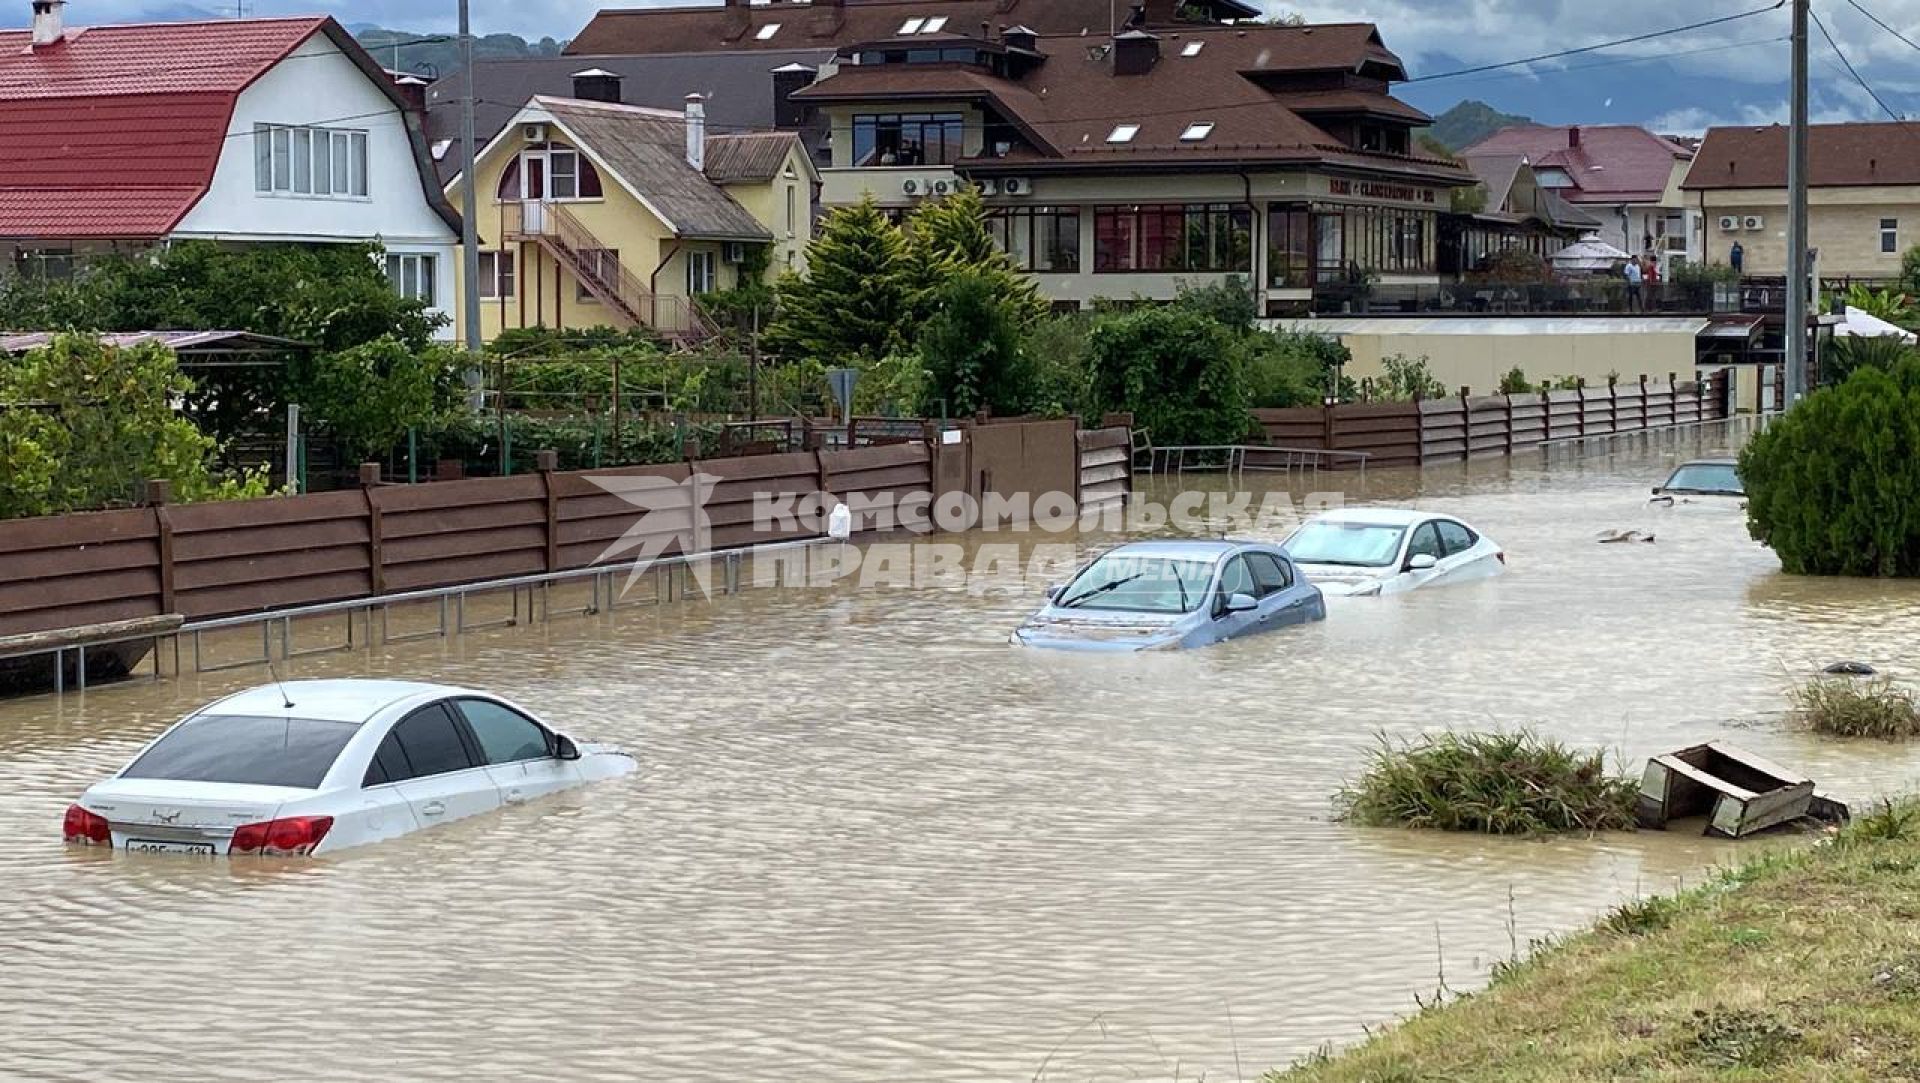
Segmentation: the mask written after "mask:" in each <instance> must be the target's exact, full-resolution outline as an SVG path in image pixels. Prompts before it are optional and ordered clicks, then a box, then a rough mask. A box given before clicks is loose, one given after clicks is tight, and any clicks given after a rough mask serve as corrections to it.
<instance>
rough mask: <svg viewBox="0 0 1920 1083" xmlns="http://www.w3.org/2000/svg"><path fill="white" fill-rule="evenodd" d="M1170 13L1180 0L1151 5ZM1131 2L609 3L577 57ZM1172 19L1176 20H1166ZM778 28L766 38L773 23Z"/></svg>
mask: <svg viewBox="0 0 1920 1083" xmlns="http://www.w3.org/2000/svg"><path fill="white" fill-rule="evenodd" d="M1213 3H1214V6H1215V7H1217V8H1218V9H1219V11H1218V14H1220V15H1222V16H1230V17H1231V16H1236V15H1237V16H1240V17H1246V16H1252V15H1257V14H1259V10H1258V8H1259V5H1258V4H1247V3H1243V2H1242V0H1213ZM1151 6H1152V8H1153V10H1154V11H1155V12H1158V11H1159V10H1161V9H1164V10H1166V11H1167V12H1169V13H1171V12H1172V11H1173V10H1174V8H1175V5H1174V4H1172V3H1170V2H1164V0H1157V2H1156V3H1155V4H1153V5H1151ZM1131 7H1132V4H1131V3H1130V2H1128V0H847V2H846V3H845V4H843V5H834V4H754V5H752V6H748V7H733V6H725V7H723V6H720V5H718V4H704V5H699V6H683V7H668V8H631V9H608V10H604V11H601V12H600V13H599V14H598V15H596V16H594V18H593V20H592V21H591V22H589V23H588V24H587V25H586V27H585V29H583V30H581V31H580V33H579V34H577V35H575V37H574V39H573V41H572V43H570V44H569V45H568V46H567V52H568V53H569V54H572V55H589V54H601V53H608V54H619V53H627V54H634V53H648V54H656V55H657V54H662V53H702V52H715V51H732V50H754V51H758V50H778V49H797V48H804V47H807V46H820V45H826V46H829V47H831V46H837V45H846V44H850V43H853V42H863V41H882V40H885V39H888V38H893V37H897V36H899V33H900V29H901V27H902V26H903V25H904V24H905V23H906V21H907V20H908V19H917V18H927V17H940V16H945V17H946V19H947V22H946V24H945V25H944V26H943V27H942V29H943V30H946V31H950V32H955V33H965V34H971V33H975V32H977V31H978V30H979V29H980V24H981V23H987V24H989V26H990V27H992V28H993V29H994V30H995V31H997V30H998V28H999V27H1001V26H1015V25H1019V24H1025V25H1027V26H1029V27H1031V28H1033V29H1034V30H1037V31H1039V32H1040V33H1042V34H1081V33H1086V34H1092V35H1100V36H1105V35H1106V34H1107V33H1108V31H1109V30H1110V29H1111V24H1112V21H1113V20H1114V19H1115V18H1118V19H1120V20H1122V21H1124V20H1125V19H1126V18H1127V15H1128V12H1129V10H1130V9H1131ZM1167 21H1169V22H1171V20H1167ZM775 25H777V26H778V27H779V29H778V30H776V31H774V32H773V33H772V35H771V36H768V37H762V36H761V35H762V34H763V33H765V28H766V27H768V26H775Z"/></svg>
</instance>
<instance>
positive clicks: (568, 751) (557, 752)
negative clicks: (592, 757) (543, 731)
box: [553, 733, 580, 760]
mask: <svg viewBox="0 0 1920 1083" xmlns="http://www.w3.org/2000/svg"><path fill="white" fill-rule="evenodd" d="M553 758H554V759H556V760H577V759H579V758H580V746H579V745H576V744H574V743H573V738H571V737H568V736H567V735H566V734H564V733H556V734H554V735H553Z"/></svg>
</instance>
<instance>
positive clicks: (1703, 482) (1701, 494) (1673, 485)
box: [1652, 459, 1747, 505]
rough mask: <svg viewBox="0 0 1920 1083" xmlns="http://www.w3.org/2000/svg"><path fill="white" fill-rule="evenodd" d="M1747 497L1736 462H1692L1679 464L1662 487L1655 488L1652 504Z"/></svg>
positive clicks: (1688, 502) (1728, 460)
mask: <svg viewBox="0 0 1920 1083" xmlns="http://www.w3.org/2000/svg"><path fill="white" fill-rule="evenodd" d="M1746 496H1747V486H1746V484H1745V483H1744V482H1742V481H1741V480H1740V463H1739V461H1738V460H1735V459H1695V460H1693V461H1692V462H1687V463H1681V464H1680V466H1679V467H1678V468H1677V469H1675V470H1674V472H1673V473H1672V474H1671V475H1669V476H1668V477H1667V480H1666V483H1665V484H1663V485H1656V486H1654V489H1653V500H1652V503H1655V504H1667V505H1672V504H1675V503H1682V504H1690V503H1693V502H1695V501H1696V500H1704V501H1707V502H1711V503H1723V502H1738V501H1744V500H1745V499H1746Z"/></svg>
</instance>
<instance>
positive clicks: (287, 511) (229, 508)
mask: <svg viewBox="0 0 1920 1083" xmlns="http://www.w3.org/2000/svg"><path fill="white" fill-rule="evenodd" d="M423 488H427V486H423ZM359 516H360V494H359V492H358V491H356V490H347V491H344V492H337V493H314V494H312V495H310V496H274V497H268V498H266V499H264V500H229V501H219V502H215V503H211V504H178V505H175V506H174V508H173V532H174V534H175V535H177V536H179V537H180V538H181V540H182V541H183V542H184V540H185V538H186V536H187V535H189V534H200V533H205V532H207V531H229V530H244V529H249V528H260V527H268V526H285V525H288V524H291V523H319V522H328V521H331V520H336V519H357V518H359Z"/></svg>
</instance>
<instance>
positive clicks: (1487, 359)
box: [1298, 321, 1694, 394]
mask: <svg viewBox="0 0 1920 1083" xmlns="http://www.w3.org/2000/svg"><path fill="white" fill-rule="evenodd" d="M1298 326H1299V327H1301V328H1302V329H1305V330H1312V329H1313V323H1312V321H1305V322H1302V323H1300V324H1299V325H1298ZM1339 337H1340V340H1341V341H1342V342H1343V343H1345V344H1346V346H1347V348H1348V349H1350V350H1352V351H1353V361H1352V363H1350V364H1349V365H1348V366H1347V369H1346V374H1347V375H1348V376H1351V377H1353V378H1354V379H1356V380H1357V379H1364V378H1366V377H1370V376H1371V377H1379V376H1384V375H1385V374H1386V368H1385V366H1384V365H1382V364H1381V361H1382V359H1384V358H1387V357H1391V356H1393V355H1395V354H1399V355H1402V356H1406V357H1422V356H1424V357H1425V358H1426V359H1427V367H1428V369H1429V370H1430V371H1431V372H1432V373H1433V375H1434V378H1435V379H1438V380H1439V381H1440V382H1441V383H1442V384H1445V385H1446V386H1447V387H1448V388H1449V389H1450V390H1453V391H1457V390H1459V389H1460V388H1462V387H1469V388H1472V389H1473V391H1474V393H1476V394H1491V393H1493V392H1494V391H1495V390H1496V389H1497V388H1498V387H1499V386H1500V378H1501V377H1502V376H1505V375H1506V374H1507V372H1508V371H1509V370H1511V369H1513V368H1515V367H1518V368H1519V369H1520V370H1521V371H1522V372H1524V373H1526V375H1527V378H1528V379H1529V380H1531V381H1533V382H1535V383H1539V382H1542V381H1544V380H1548V379H1557V378H1559V377H1563V376H1583V377H1585V378H1586V380H1587V383H1588V384H1590V385H1594V386H1605V384H1606V382H1607V377H1608V376H1610V375H1613V374H1616V373H1617V374H1618V375H1619V378H1620V380H1621V381H1622V382H1638V380H1639V379H1640V377H1641V376H1643V375H1644V376H1647V377H1649V378H1658V379H1664V378H1666V376H1667V374H1669V373H1679V374H1681V375H1683V376H1684V375H1685V374H1688V373H1691V372H1692V371H1693V370H1694V333H1693V332H1691V331H1685V332H1660V333H1652V332H1644V331H1624V330H1623V331H1619V332H1614V333H1581V334H1554V333H1551V332H1549V331H1544V330H1541V331H1521V332H1518V333H1513V334H1465V335H1463V334H1421V333H1406V334H1394V333H1361V334H1342V335H1340V336H1339Z"/></svg>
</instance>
